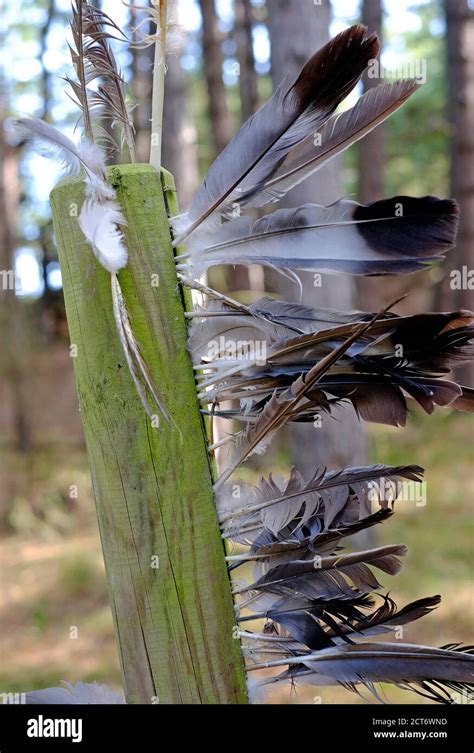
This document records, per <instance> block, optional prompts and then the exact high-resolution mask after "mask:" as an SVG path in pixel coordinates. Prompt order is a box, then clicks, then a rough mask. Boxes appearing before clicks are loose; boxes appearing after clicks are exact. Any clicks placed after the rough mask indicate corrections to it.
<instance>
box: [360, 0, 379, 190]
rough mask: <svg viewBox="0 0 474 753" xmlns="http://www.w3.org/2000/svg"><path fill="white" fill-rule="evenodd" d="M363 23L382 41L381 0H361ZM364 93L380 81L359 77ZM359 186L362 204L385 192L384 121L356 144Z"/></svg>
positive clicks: (365, 76)
mask: <svg viewBox="0 0 474 753" xmlns="http://www.w3.org/2000/svg"><path fill="white" fill-rule="evenodd" d="M362 23H363V24H364V25H365V26H367V28H368V30H369V32H370V33H371V34H372V33H373V32H375V33H376V34H377V35H378V38H379V39H380V40H382V2H381V0H364V3H363V5H362ZM362 82H363V87H364V92H367V91H370V89H373V88H374V87H376V86H379V85H380V84H381V83H382V82H381V81H380V80H379V79H377V78H369V77H368V76H367V74H365V75H364V76H363V78H362ZM358 157H359V188H358V199H359V201H360V202H361V203H362V204H367V203H369V202H370V201H377V199H380V198H381V197H382V196H383V195H384V190H383V168H384V126H383V124H382V125H380V126H378V128H375V129H374V130H373V131H371V132H370V133H368V134H367V136H365V138H363V139H362V141H359V144H358Z"/></svg>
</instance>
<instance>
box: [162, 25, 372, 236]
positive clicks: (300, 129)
mask: <svg viewBox="0 0 474 753" xmlns="http://www.w3.org/2000/svg"><path fill="white" fill-rule="evenodd" d="M378 49H379V44H378V41H377V37H376V36H375V35H372V36H370V37H366V29H365V27H363V26H352V27H351V28H350V29H347V30H345V31H343V32H342V33H341V34H338V35H337V36H336V37H334V39H332V40H331V41H330V42H328V44H326V45H325V46H324V47H322V48H321V49H320V50H318V52H316V53H315V54H314V55H313V56H312V57H311V58H310V59H309V60H308V62H307V63H306V64H305V65H304V67H303V69H302V70H301V72H300V73H299V74H298V76H297V77H296V78H295V79H294V80H293V81H291V82H289V81H288V80H284V81H283V82H282V83H281V85H280V86H279V87H278V89H277V90H276V91H275V93H274V94H273V96H272V97H271V98H270V99H269V100H268V102H267V103H266V104H265V105H264V106H263V107H262V108H261V109H260V110H259V111H258V112H257V113H255V115H253V116H252V117H251V118H250V119H249V120H248V121H247V122H246V123H244V125H243V126H242V128H241V129H240V131H239V133H238V134H237V135H236V136H235V138H234V139H233V140H232V141H231V142H230V144H229V145H228V146H227V147H226V148H225V149H224V151H223V152H222V153H221V154H220V155H219V157H218V158H217V159H216V161H215V162H214V163H213V165H212V166H211V168H210V170H209V172H208V174H207V176H206V178H205V180H204V183H203V184H202V186H201V187H200V189H199V190H198V191H197V193H196V195H195V197H194V200H193V203H192V206H191V210H190V213H189V217H188V224H187V227H186V228H185V230H184V232H183V233H181V235H180V236H179V237H178V238H177V239H176V245H179V244H180V243H181V242H182V240H183V239H184V238H185V237H187V236H188V235H189V234H190V233H191V232H192V231H193V230H195V229H196V228H197V227H199V225H200V224H202V222H204V220H205V219H206V218H207V217H209V215H211V214H212V213H213V212H215V211H216V210H218V209H222V208H223V207H224V206H225V205H229V204H232V202H233V201H235V200H236V199H238V196H239V194H238V193H237V192H235V189H237V188H240V189H241V190H245V191H247V190H248V188H250V187H251V186H254V185H260V184H261V183H263V182H264V181H265V180H266V179H268V178H269V177H270V176H271V175H272V173H273V172H274V170H275V169H276V167H277V166H278V165H279V164H280V162H281V161H282V160H283V159H284V157H285V156H286V154H287V152H288V150H289V149H290V148H292V147H293V146H295V145H296V144H297V143H298V142H299V141H301V140H302V139H304V138H305V137H306V136H307V135H308V134H309V133H312V132H313V131H315V130H317V128H318V127H319V126H320V125H322V123H323V122H324V121H325V120H326V118H327V117H328V116H329V115H331V113H332V112H333V111H334V110H335V109H336V107H337V105H338V104H339V103H340V102H341V101H342V100H343V99H344V98H345V97H346V96H347V94H348V93H349V92H350V91H351V89H352V88H353V87H354V86H355V84H356V83H357V81H358V80H359V78H360V76H361V75H362V73H363V71H364V69H365V68H366V66H367V64H368V62H369V60H371V59H372V58H374V57H376V55H377V53H378Z"/></svg>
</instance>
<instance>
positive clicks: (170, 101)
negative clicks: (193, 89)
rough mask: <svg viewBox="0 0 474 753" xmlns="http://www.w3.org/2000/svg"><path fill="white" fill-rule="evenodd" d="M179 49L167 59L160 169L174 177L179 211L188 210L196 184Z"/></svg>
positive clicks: (193, 141)
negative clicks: (165, 170)
mask: <svg viewBox="0 0 474 753" xmlns="http://www.w3.org/2000/svg"><path fill="white" fill-rule="evenodd" d="M181 56H182V47H181V46H174V49H173V53H172V54H171V55H169V56H168V61H167V73H166V78H165V104H164V112H163V166H164V167H165V168H166V169H167V170H169V171H170V173H172V174H173V176H174V179H175V182H176V189H177V192H178V196H179V202H180V207H181V211H183V212H184V211H186V210H187V209H189V205H190V204H191V199H192V196H193V193H194V191H195V190H196V186H197V184H198V169H197V152H196V138H197V137H196V129H195V127H194V124H193V123H192V122H191V120H190V118H189V116H188V111H187V86H186V76H185V73H184V71H183V69H182V67H181Z"/></svg>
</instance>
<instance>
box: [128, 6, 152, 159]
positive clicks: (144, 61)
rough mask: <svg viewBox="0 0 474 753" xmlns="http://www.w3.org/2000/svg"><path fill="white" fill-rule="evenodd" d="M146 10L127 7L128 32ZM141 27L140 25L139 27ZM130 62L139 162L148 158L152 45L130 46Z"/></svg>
mask: <svg viewBox="0 0 474 753" xmlns="http://www.w3.org/2000/svg"><path fill="white" fill-rule="evenodd" d="M145 14H146V10H142V9H141V8H140V9H139V8H138V7H136V8H130V9H129V20H128V26H129V34H130V36H132V35H133V30H134V29H135V28H137V27H139V25H140V23H142V22H143V21H144V20H145ZM140 28H141V27H140ZM154 30H155V26H154V24H153V23H150V24H149V29H148V33H149V34H153V32H154ZM130 52H131V55H132V62H131V82H130V83H131V89H132V94H133V99H134V101H135V102H136V104H137V106H136V107H135V109H134V111H133V125H134V126H135V132H136V136H135V142H136V149H137V158H138V161H139V162H148V160H149V158H150V122H151V92H152V83H153V57H154V48H153V45H148V46H146V47H145V46H141V45H137V46H135V45H134V46H132V47H131V48H130Z"/></svg>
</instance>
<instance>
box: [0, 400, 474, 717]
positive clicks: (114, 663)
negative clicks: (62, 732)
mask: <svg viewBox="0 0 474 753" xmlns="http://www.w3.org/2000/svg"><path fill="white" fill-rule="evenodd" d="M473 429H474V425H473V422H472V420H471V419H470V418H468V417H467V416H466V415H460V414H454V413H453V414H451V413H449V412H447V411H445V412H442V411H441V410H440V411H438V412H437V414H435V415H434V416H424V415H421V414H416V415H414V416H412V418H411V420H410V423H409V427H408V428H407V429H406V430H405V431H404V432H401V431H395V430H391V429H386V428H380V427H375V428H374V427H372V428H371V429H370V431H371V437H372V459H374V460H375V459H376V460H377V462H384V463H388V464H393V465H397V464H403V463H410V462H411V463H413V462H416V463H418V464H420V465H422V466H424V467H425V468H426V469H427V473H426V480H427V505H426V506H425V507H416V506H415V505H414V504H413V503H404V504H400V505H398V506H397V508H396V515H395V516H394V517H393V518H392V519H391V520H390V521H388V522H387V523H385V524H384V525H383V526H379V531H378V536H379V543H380V544H384V543H404V544H407V546H408V548H409V554H408V556H407V557H406V558H405V563H404V567H403V569H402V571H401V573H400V575H398V576H397V577H395V578H390V577H389V576H382V578H383V580H382V582H383V583H384V584H385V585H386V586H387V588H389V589H390V592H391V595H392V597H393V598H394V599H395V600H396V601H397V603H398V604H399V605H404V604H405V603H407V602H408V601H410V600H413V599H417V598H420V597H422V596H430V595H433V594H438V593H440V594H441V595H442V596H443V602H442V605H441V607H440V608H439V609H438V610H436V612H435V613H433V614H431V615H430V616H427V617H425V618H423V619H422V620H420V621H418V622H415V623H413V624H412V625H411V626H408V627H407V628H406V629H405V635H404V639H405V640H407V641H409V642H415V643H425V644H431V645H434V646H441V645H443V644H445V643H450V642H468V643H469V642H472V616H473V608H472V607H473V603H472V595H473V592H472V564H473V556H472V555H473V546H472V545H473V527H472V512H473V499H474V476H473V473H472V462H473V453H472V439H473ZM14 462H15V458H14V457H11V458H10V459H8V463H7V465H9V466H10V467H12V464H13V463H14ZM29 467H30V468H31V471H30V478H29V480H28V488H29V493H31V495H33V497H34V500H35V502H34V507H35V509H36V510H38V511H39V510H43V511H44V513H41V516H42V519H40V518H39V517H38V514H37V513H36V514H35V513H32V512H31V507H30V504H29V503H27V502H26V494H25V493H23V495H22V494H21V493H19V494H18V498H17V499H16V501H15V507H14V510H13V513H12V522H13V524H14V527H15V533H12V534H10V535H8V536H7V537H5V538H4V539H3V540H2V542H1V547H0V569H1V572H2V589H1V591H0V624H1V633H0V654H1V656H2V662H1V665H0V691H2V692H5V691H10V690H17V691H25V690H30V689H36V688H41V687H46V686H51V685H55V684H58V683H59V682H60V681H61V680H69V681H72V682H74V681H76V680H79V679H80V680H83V681H92V680H99V681H102V682H106V683H108V684H109V685H111V686H113V687H115V688H118V687H119V686H120V673H119V669H118V660H117V653H116V650H115V645H114V637H113V631H112V620H111V615H110V611H109V609H108V603H107V593H106V586H105V579H104V570H103V565H102V560H101V551H100V545H99V538H98V532H97V527H96V523H95V513H94V510H93V504H92V500H91V490H90V482H89V478H88V471H87V463H86V458H85V456H84V454H83V453H82V451H78V450H76V451H72V450H63V452H62V454H61V455H52V454H51V453H48V454H46V453H44V454H42V455H39V456H38V457H36V458H35V459H34V463H33V465H32V466H31V463H29ZM52 468H55V469H56V472H55V473H54V474H53V475H52V474H51V469H52ZM71 478H75V479H77V484H78V487H79V498H78V500H70V499H69V497H68V494H67V489H68V484H69V483H70V481H69V480H70V479H71ZM75 636H77V637H75ZM383 692H384V693H385V694H386V696H387V698H388V699H389V700H390V701H393V702H398V703H413V702H415V703H422V702H423V699H422V698H420V697H418V696H416V695H414V694H412V693H407V692H404V691H400V690H398V689H396V688H391V687H386V688H384V689H383ZM264 699H265V700H268V701H271V702H274V703H320V702H321V703H323V704H324V703H341V702H342V703H364V702H367V699H368V701H369V702H375V701H374V699H373V698H371V697H370V696H368V695H367V693H365V694H364V698H360V697H358V696H356V695H353V694H350V693H348V692H347V691H346V690H344V689H339V688H322V689H321V688H313V687H302V688H299V689H298V690H297V691H295V690H292V689H291V688H289V687H288V686H283V685H278V686H272V688H271V690H269V691H268V692H267V695H266V696H265V697H264Z"/></svg>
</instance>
